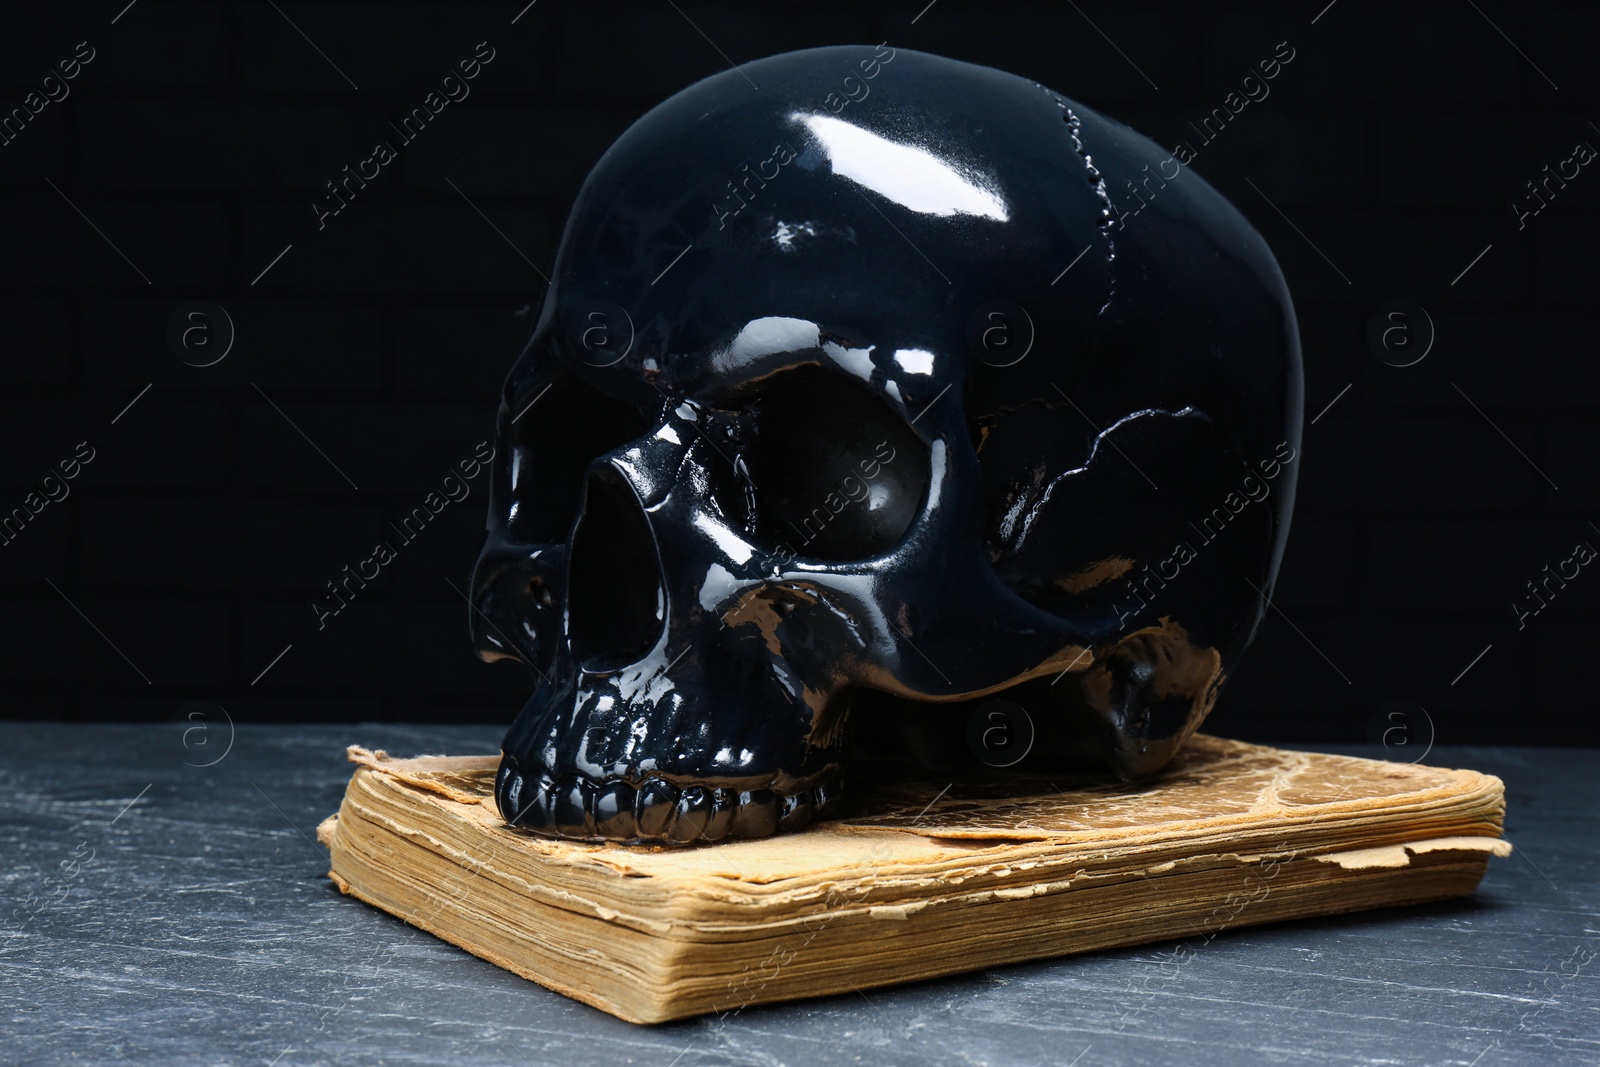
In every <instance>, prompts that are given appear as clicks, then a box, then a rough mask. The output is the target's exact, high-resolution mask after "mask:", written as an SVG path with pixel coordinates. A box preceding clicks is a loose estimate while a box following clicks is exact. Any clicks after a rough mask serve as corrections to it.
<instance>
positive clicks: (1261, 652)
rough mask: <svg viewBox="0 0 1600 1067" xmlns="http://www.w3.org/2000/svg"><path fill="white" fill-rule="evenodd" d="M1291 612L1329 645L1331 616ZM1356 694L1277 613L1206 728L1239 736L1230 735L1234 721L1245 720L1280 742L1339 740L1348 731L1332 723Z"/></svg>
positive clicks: (1264, 625) (1264, 627) (1267, 621)
mask: <svg viewBox="0 0 1600 1067" xmlns="http://www.w3.org/2000/svg"><path fill="white" fill-rule="evenodd" d="M1288 614H1289V618H1290V619H1292V620H1293V621H1294V624H1295V626H1299V627H1300V628H1301V629H1302V630H1304V631H1305V632H1306V633H1307V634H1309V635H1310V637H1311V639H1312V640H1313V641H1315V642H1316V643H1317V644H1319V645H1322V644H1324V643H1325V642H1326V640H1327V636H1326V631H1327V629H1328V627H1329V626H1330V625H1331V623H1330V622H1329V621H1328V620H1327V619H1326V618H1323V617H1319V616H1317V615H1316V614H1314V613H1311V612H1289V613H1288ZM1334 662H1335V663H1338V664H1339V666H1340V668H1341V669H1343V670H1345V671H1346V672H1348V671H1349V670H1350V669H1351V668H1350V665H1349V664H1346V663H1342V662H1340V661H1339V660H1338V659H1337V658H1336V659H1335V661H1334ZM1354 696H1355V695H1354V694H1353V693H1352V692H1350V691H1349V688H1348V687H1347V686H1346V685H1345V683H1344V680H1343V679H1342V678H1340V677H1339V674H1338V672H1337V671H1335V670H1334V668H1333V667H1330V666H1328V664H1327V662H1325V661H1324V660H1323V658H1322V657H1321V656H1319V655H1318V654H1317V651H1316V649H1315V648H1313V647H1312V646H1311V645H1310V644H1308V643H1307V642H1306V639H1305V638H1304V637H1302V636H1301V635H1300V634H1297V633H1296V632H1295V631H1294V628H1293V627H1292V626H1290V625H1289V624H1288V623H1286V622H1285V621H1284V619H1283V617H1282V616H1281V615H1279V614H1278V613H1277V612H1269V615H1268V618H1267V619H1265V620H1263V622H1262V624H1261V628H1260V629H1259V630H1258V631H1257V632H1256V637H1255V641H1254V642H1253V643H1252V644H1251V646H1250V649H1249V651H1248V652H1246V653H1245V656H1244V658H1243V659H1242V660H1241V661H1240V663H1239V665H1238V668H1237V669H1236V670H1235V671H1234V672H1233V674H1232V675H1231V676H1230V677H1229V679H1228V684H1227V685H1226V686H1225V687H1224V688H1223V691H1222V696H1221V698H1220V699H1219V700H1218V702H1217V709H1216V711H1215V713H1214V714H1213V716H1212V718H1211V719H1208V720H1207V722H1206V729H1207V730H1211V731H1214V732H1218V733H1224V734H1226V735H1227V736H1234V735H1233V734H1231V733H1228V728H1229V723H1230V721H1232V720H1233V719H1234V718H1235V717H1245V718H1249V719H1250V720H1252V721H1253V722H1254V723H1255V726H1254V727H1253V729H1256V730H1259V731H1261V732H1259V733H1257V735H1256V736H1261V737H1269V738H1273V739H1280V740H1287V739H1301V740H1311V739H1313V738H1317V737H1329V736H1337V735H1338V734H1339V733H1341V732H1345V731H1341V730H1339V729H1338V727H1337V726H1336V725H1332V723H1333V721H1334V719H1335V716H1336V715H1337V714H1338V713H1339V711H1340V709H1343V708H1348V707H1349V706H1350V705H1351V703H1352V700H1353V699H1354ZM1263 720H1264V721H1263Z"/></svg>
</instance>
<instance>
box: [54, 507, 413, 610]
mask: <svg viewBox="0 0 1600 1067" xmlns="http://www.w3.org/2000/svg"><path fill="white" fill-rule="evenodd" d="M383 529H385V526H384V522H383V518H382V515H381V513H380V512H379V511H378V510H377V509H376V508H374V507H372V506H370V505H365V504H363V503H360V502H353V503H349V504H343V505H333V504H326V505H317V504H302V503H281V502H280V503H272V502H268V501H264V500H252V501H244V502H238V503H223V502H216V501H211V502H204V503H202V502H196V501H187V500H162V499H159V498H155V497H139V498H136V499H132V500H106V499H103V498H94V499H89V500H86V501H85V502H84V522H83V555H82V559H83V570H84V577H85V581H87V582H91V583H94V584H96V585H98V586H101V587H117V588H142V589H180V590H181V589H204V590H214V589H236V590H263V591H281V592H285V593H289V594H293V595H296V596H299V595H304V596H305V597H306V598H307V599H308V600H309V598H310V597H311V596H313V595H315V594H316V593H318V592H319V591H321V590H322V589H323V583H325V582H327V581H329V580H330V579H333V578H335V577H338V575H339V570H340V568H341V567H343V566H344V565H345V564H347V563H349V564H352V565H354V564H355V563H356V562H358V561H359V557H354V558H353V554H354V553H355V551H356V549H357V547H358V546H370V544H371V542H372V541H373V540H374V539H375V538H376V537H378V536H380V534H381V531H382V530H383ZM363 554H364V553H363ZM307 613H308V614H309V610H308V612H307Z"/></svg>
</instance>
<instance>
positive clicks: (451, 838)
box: [318, 735, 1511, 1022]
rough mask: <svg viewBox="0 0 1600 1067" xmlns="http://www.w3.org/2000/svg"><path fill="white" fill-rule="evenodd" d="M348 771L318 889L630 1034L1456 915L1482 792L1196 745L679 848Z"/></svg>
mask: <svg viewBox="0 0 1600 1067" xmlns="http://www.w3.org/2000/svg"><path fill="white" fill-rule="evenodd" d="M349 754H350V758H351V760H352V761H353V762H355V763H357V764H359V769H357V771H356V772H355V775H354V776H353V777H352V779H351V781H350V785H349V788H348V789H347V791H346V793H345V797H344V803H343V805H342V806H341V807H340V809H339V814H338V815H337V816H334V817H331V818H329V819H328V820H326V821H325V822H324V823H323V824H322V826H321V827H319V829H318V836H319V837H320V838H321V839H322V841H323V842H324V843H325V844H326V845H327V846H328V847H329V849H330V851H331V853H332V870H331V871H330V872H329V876H330V877H331V878H332V879H333V880H334V882H335V883H336V884H337V885H338V887H339V888H340V889H341V890H343V891H344V892H346V893H349V894H352V895H354V896H356V897H359V898H360V899H362V900H364V901H367V902H368V903H370V904H373V905H376V906H377V907H379V908H382V909H383V910H385V911H388V912H390V913H392V914H394V915H396V916H399V917H400V918H402V919H404V920H405V921H406V922H409V923H411V924H413V925H415V926H419V927H421V928H422V929H424V930H428V931H430V932H432V933H434V934H436V935H438V936H439V937H442V938H444V939H445V940H447V941H450V942H452V943H454V944H456V945H459V946H461V947H462V948H464V949H466V950H467V951H469V952H472V953H474V954H476V955H478V956H481V957H483V958H484V959H486V960H489V961H491V962H493V963H496V964H498V965H500V966H501V967H505V968H507V969H509V970H511V971H514V972H516V973H517V974H519V975H522V976H524V977H526V978H530V979H532V980H534V981H536V982H538V983H540V984H542V985H545V986H548V987H549V988H551V989H554V990H557V991H559V992H561V993H565V994H566V995H568V996H571V997H575V998H577V999H578V1000H581V1001H584V1002H585V1003H588V1004H592V1005H594V1006H595V1007H597V1008H600V1009H602V1010H604V1011H608V1012H610V1013H612V1014H613V1015H617V1016H620V1017H621V1018H624V1019H628V1020H630V1021H633V1022H662V1021H666V1020H669V1019H677V1018H682V1017H684V1016H689V1015H696V1014H701V1013H705V1012H714V1011H725V1010H732V1009H736V1008H740V1007H744V1006H746V1005H750V1004H758V1003H762V1002H767V1001H777V1000H793V999H796V998H800V997H811V996H819V995H823V994H829V993H841V992H850V991H851V990H860V989H866V988H870V987H872V986H880V985H887V984H891V983H896V982H908V981H913V980H917V979H924V978H931V977H934V976H937V975H944V974H953V973H956V972H959V971H968V970H976V969H980V968H986V967H992V966H995V965H997V964H1005V963H1013V962H1017V961H1021V960H1030V959H1038V958H1041V957H1047V956H1058V955H1063V954H1066V953H1074V952H1086V951H1092V950H1095V949H1104V948H1111V947H1116V946H1123V945H1133V944H1139V943H1142V942H1149V941H1159V940H1163V939H1168V938H1187V937H1193V936H1196V935H1201V936H1210V935H1214V934H1217V933H1220V932H1221V931H1224V930H1227V929H1230V928H1233V927H1238V926H1245V925H1250V924H1254V923H1264V922H1274V921H1277V920H1280V919H1292V918H1301V917H1305V916H1311V915H1327V914H1333V913H1336V912H1348V911H1356V910H1359V909H1362V908H1375V907H1381V906H1385V905H1393V904H1410V903H1418V902H1422V901H1429V900H1439V899H1443V898H1446V897H1458V896H1467V895H1470V894H1471V893H1472V892H1473V890H1474V889H1475V887H1476V886H1477V884H1478V881H1479V879H1480V878H1481V877H1482V876H1483V872H1484V869H1485V867H1486V865H1487V863H1488V858H1489V856H1490V854H1494V855H1499V856H1505V855H1509V853H1510V851H1511V847H1510V845H1509V844H1507V843H1506V842H1504V841H1502V840H1501V839H1500V833H1501V826H1502V820H1503V815H1504V811H1505V793H1504V788H1503V786H1502V784H1501V782H1500V780H1499V779H1498V778H1495V777H1493V776H1492V775H1485V774H1479V773H1477V772H1476V771H1465V770H1442V769H1439V768H1435V767H1422V766H1413V765H1409V764H1397V763H1384V762H1379V761H1375V760H1365V759H1355V758H1352V757H1347V756H1331V755H1323V754H1318V753H1308V752H1293V751H1286V750H1282V749H1275V748H1266V747H1262V746H1257V745H1247V744H1241V743H1238V742H1233V741H1224V740H1221V739H1218V738H1214V737H1207V736H1204V735H1199V736H1196V737H1194V738H1193V739H1191V740H1190V742H1189V743H1188V745H1187V746H1186V747H1185V749H1184V750H1183V752H1182V753H1180V754H1179V756H1178V758H1177V759H1175V760H1174V761H1173V763H1172V764H1171V765H1170V766H1169V767H1168V768H1167V769H1166V771H1164V772H1163V773H1162V775H1161V776H1160V777H1159V778H1157V779H1156V780H1154V781H1151V782H1145V783H1140V784H1138V785H1126V784H1111V785H1107V784H1098V785H1086V784H1084V783H1083V782H1082V781H1067V780H1062V779H1058V780H1056V781H1053V782H1052V781H1046V780H1042V779H1013V780H1008V781H1005V782H995V781H993V780H973V781H958V782H954V783H949V784H948V785H946V783H944V782H940V781H927V780H922V781H901V782H895V783H885V784H879V785H877V786H871V785H870V784H867V785H866V787H865V788H863V784H862V783H855V784H854V785H853V789H854V790H855V794H854V795H853V796H851V797H850V798H848V800H847V807H846V809H845V810H844V813H843V815H842V817H840V818H838V819H835V820H833V821H831V822H826V823H821V824H818V825H815V826H813V827H811V828H809V829H807V830H805V831H802V832H800V833H796V834H788V835H780V836H778V837H773V838H768V839H765V840H758V841H739V842H733V843H728V844H719V845H714V846H705V847H698V848H679V849H668V848H657V847H651V846H626V845H616V844H582V843H576V842H567V841H557V840H550V839H546V838H540V837H536V836H533V835H530V834H527V833H525V832H523V831H518V830H512V829H509V828H507V827H506V826H505V825H504V823H503V820H502V819H501V817H500V814H499V812H498V811H497V810H496V809H495V806H494V799H493V787H494V774H495V768H496V766H497V764H498V762H499V757H498V756H458V757H446V756H424V757H421V758H418V759H393V758H390V757H389V756H387V755H386V754H385V753H382V752H369V751H367V750H365V749H361V748H356V747H352V748H351V749H350V750H349Z"/></svg>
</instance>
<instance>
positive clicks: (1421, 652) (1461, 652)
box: [1297, 613, 1521, 744]
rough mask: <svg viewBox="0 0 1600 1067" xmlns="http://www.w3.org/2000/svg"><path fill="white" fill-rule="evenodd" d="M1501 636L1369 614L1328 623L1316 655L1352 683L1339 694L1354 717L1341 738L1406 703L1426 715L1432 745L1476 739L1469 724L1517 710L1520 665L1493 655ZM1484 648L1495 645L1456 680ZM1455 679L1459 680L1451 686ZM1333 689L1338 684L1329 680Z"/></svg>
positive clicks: (1489, 628)
mask: <svg viewBox="0 0 1600 1067" xmlns="http://www.w3.org/2000/svg"><path fill="white" fill-rule="evenodd" d="M1297 621H1298V620H1297ZM1503 632H1504V631H1503V630H1501V629H1500V627H1499V624H1498V623H1494V622H1489V623H1481V624H1475V623H1470V622H1455V621H1450V622H1436V621H1432V620H1422V619H1411V618H1404V619H1397V618H1385V617H1381V616H1380V617H1378V618H1373V617H1372V616H1371V614H1370V613H1358V614H1356V615H1353V616H1347V617H1345V618H1343V619H1341V620H1339V621H1338V622H1336V623H1334V624H1333V625H1332V626H1330V627H1329V628H1328V629H1327V631H1326V633H1325V634H1324V637H1323V639H1322V640H1324V641H1325V643H1324V644H1323V649H1324V651H1326V652H1327V654H1328V655H1329V656H1330V657H1331V658H1332V659H1333V661H1334V662H1335V663H1338V664H1339V666H1340V667H1341V668H1342V669H1343V670H1344V671H1345V673H1346V674H1348V675H1349V676H1350V679H1351V681H1352V682H1353V683H1354V684H1353V685H1351V686H1345V687H1344V688H1345V689H1346V690H1347V691H1348V692H1349V693H1350V695H1351V697H1352V698H1354V699H1353V701H1352V704H1353V710H1356V711H1357V712H1358V714H1357V716H1356V717H1355V718H1354V720H1353V721H1351V722H1350V723H1349V724H1348V726H1347V728H1346V730H1345V733H1346V736H1350V735H1355V736H1359V737H1361V738H1362V739H1363V740H1364V739H1365V737H1366V732H1367V729H1368V727H1369V723H1370V721H1371V716H1372V714H1373V712H1375V711H1377V710H1378V709H1379V708H1381V707H1383V705H1385V704H1387V703H1388V702H1389V701H1392V700H1406V701H1412V702H1415V703H1416V704H1419V705H1421V706H1422V708H1423V709H1424V710H1425V711H1427V713H1428V715H1429V716H1430V717H1431V718H1432V720H1433V725H1434V735H1435V740H1436V741H1437V742H1438V743H1439V744H1464V743H1470V742H1473V741H1478V740H1482V735H1481V734H1480V733H1478V732H1477V729H1476V726H1474V725H1473V724H1474V723H1475V722H1477V721H1481V720H1480V716H1482V715H1485V714H1487V715H1492V716H1498V717H1500V718H1502V719H1503V718H1504V716H1505V715H1506V712H1507V709H1508V708H1515V707H1518V706H1520V704H1521V700H1520V699H1519V693H1520V689H1519V686H1520V681H1521V678H1520V674H1521V663H1520V661H1519V660H1518V659H1517V658H1516V657H1515V656H1514V655H1499V653H1502V652H1505V651H1506V649H1505V648H1504V647H1503V646H1502V645H1501V644H1500V643H1499V642H1498V641H1496V638H1498V637H1500V636H1501V635H1502V634H1503ZM1491 643H1493V644H1494V645H1495V647H1494V648H1493V649H1492V650H1491V651H1490V652H1489V653H1488V654H1487V655H1486V656H1484V658H1483V659H1481V660H1479V661H1478V663H1477V664H1475V665H1474V666H1473V667H1472V669H1471V670H1470V671H1468V672H1467V674H1466V675H1465V676H1462V675H1461V672H1462V670H1463V669H1464V668H1466V667H1467V665H1468V664H1470V663H1472V660H1473V658H1474V657H1476V656H1477V655H1478V653H1480V652H1482V651H1483V649H1484V647H1485V646H1486V645H1489V644H1491ZM1324 667H1326V664H1324ZM1457 677H1461V681H1460V682H1459V683H1458V684H1456V685H1451V681H1452V680H1453V679H1455V678H1457ZM1333 684H1335V685H1338V684H1340V683H1339V680H1338V678H1337V676H1335V680H1334V683H1333ZM1357 731H1359V733H1358V732H1357Z"/></svg>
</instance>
